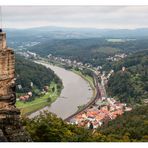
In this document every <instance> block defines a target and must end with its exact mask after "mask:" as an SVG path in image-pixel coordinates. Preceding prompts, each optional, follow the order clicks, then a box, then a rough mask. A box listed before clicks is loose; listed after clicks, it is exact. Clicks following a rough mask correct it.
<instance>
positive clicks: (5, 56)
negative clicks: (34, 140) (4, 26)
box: [0, 32, 31, 142]
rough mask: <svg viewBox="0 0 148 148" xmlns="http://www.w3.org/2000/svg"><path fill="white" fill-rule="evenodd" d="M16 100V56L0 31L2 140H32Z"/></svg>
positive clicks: (0, 129) (0, 139) (0, 124)
mask: <svg viewBox="0 0 148 148" xmlns="http://www.w3.org/2000/svg"><path fill="white" fill-rule="evenodd" d="M15 102H16V92H15V56H14V52H13V50H12V49H10V48H7V46H6V33H4V32H0V141H8V142H9V141H10V142H27V141H31V138H30V137H29V135H28V133H27V132H26V131H25V130H24V128H23V126H22V125H21V122H20V111H19V110H18V109H17V108H16V106H15Z"/></svg>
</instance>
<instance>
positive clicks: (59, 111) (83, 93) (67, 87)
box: [29, 62, 93, 119]
mask: <svg viewBox="0 0 148 148" xmlns="http://www.w3.org/2000/svg"><path fill="white" fill-rule="evenodd" d="M38 64H39V62H38ZM40 64H42V65H44V66H46V67H49V68H50V69H52V70H53V71H54V72H55V74H56V75H57V76H58V77H59V78H60V79H61V80H62V82H63V86H64V88H63V89H62V91H61V94H60V96H59V97H58V98H57V100H56V101H55V102H53V103H52V104H51V105H50V106H46V107H44V108H43V109H41V110H38V111H36V112H34V113H32V114H31V115H30V116H29V117H31V118H32V117H34V116H36V115H38V114H39V113H40V112H41V111H43V110H48V111H50V112H53V113H55V114H56V115H57V116H58V117H61V118H62V119H65V118H67V117H68V116H70V115H72V114H73V113H75V112H76V111H77V110H78V106H80V105H84V104H86V103H87V102H88V101H89V100H90V98H91V97H92V95H93V91H92V89H91V87H90V86H89V83H88V82H87V81H85V80H84V79H83V78H81V77H80V76H79V75H77V74H75V73H73V72H72V71H69V70H65V69H64V68H61V67H58V66H53V65H51V64H47V63H41V62H40Z"/></svg>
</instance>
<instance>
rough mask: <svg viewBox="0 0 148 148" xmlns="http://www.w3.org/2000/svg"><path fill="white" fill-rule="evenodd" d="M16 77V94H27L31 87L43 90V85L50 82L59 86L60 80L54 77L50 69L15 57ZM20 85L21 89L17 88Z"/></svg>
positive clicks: (17, 56)
mask: <svg viewBox="0 0 148 148" xmlns="http://www.w3.org/2000/svg"><path fill="white" fill-rule="evenodd" d="M15 65H16V66H15V68H16V77H17V81H16V83H17V92H22V93H23V92H28V91H30V90H32V87H31V82H32V83H33V87H34V88H36V89H40V90H41V89H43V87H44V86H45V85H49V84H50V83H51V82H52V81H55V82H56V83H57V84H61V83H62V82H61V80H60V79H59V78H58V77H57V76H56V75H55V73H54V72H53V71H52V70H51V69H49V68H48V69H47V68H46V67H44V66H42V65H39V64H36V63H34V62H32V61H30V60H28V59H25V58H23V57H21V56H19V55H16V64H15ZM18 85H21V87H22V88H21V89H19V88H18Z"/></svg>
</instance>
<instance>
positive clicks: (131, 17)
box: [2, 6, 148, 29]
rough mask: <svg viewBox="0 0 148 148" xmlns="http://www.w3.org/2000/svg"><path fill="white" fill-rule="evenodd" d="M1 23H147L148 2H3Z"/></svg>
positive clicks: (116, 25) (95, 25)
mask: <svg viewBox="0 0 148 148" xmlns="http://www.w3.org/2000/svg"><path fill="white" fill-rule="evenodd" d="M2 20H3V23H2V24H3V27H7V28H29V27H39V26H63V27H78V28H79V27H87V28H88V27H89V28H130V29H134V28H142V27H148V6H3V7H2Z"/></svg>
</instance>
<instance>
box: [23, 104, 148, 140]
mask: <svg viewBox="0 0 148 148" xmlns="http://www.w3.org/2000/svg"><path fill="white" fill-rule="evenodd" d="M147 107H148V106H141V107H137V108H136V109H134V110H133V111H131V112H127V113H125V114H124V115H123V116H120V117H118V118H117V119H116V120H113V121H111V122H109V124H108V125H105V126H103V127H101V128H99V129H98V130H96V131H94V130H88V129H85V128H81V127H77V126H75V125H71V124H67V123H65V122H64V121H63V120H62V119H59V118H57V117H56V116H55V115H53V114H51V113H45V114H44V115H43V114H42V115H40V116H38V117H35V118H34V119H24V120H23V124H24V126H25V127H26V130H27V131H28V132H29V133H30V135H31V137H32V139H33V141H36V142H43V141H44V142H45V141H46V142H47V141H48V142H50V141H51V142H57V141H58V142H70V141H71V142H116V141H118V142H129V141H148V110H147Z"/></svg>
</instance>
